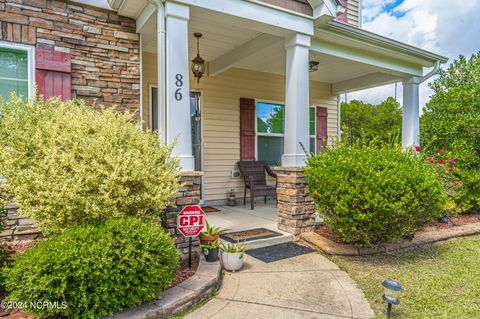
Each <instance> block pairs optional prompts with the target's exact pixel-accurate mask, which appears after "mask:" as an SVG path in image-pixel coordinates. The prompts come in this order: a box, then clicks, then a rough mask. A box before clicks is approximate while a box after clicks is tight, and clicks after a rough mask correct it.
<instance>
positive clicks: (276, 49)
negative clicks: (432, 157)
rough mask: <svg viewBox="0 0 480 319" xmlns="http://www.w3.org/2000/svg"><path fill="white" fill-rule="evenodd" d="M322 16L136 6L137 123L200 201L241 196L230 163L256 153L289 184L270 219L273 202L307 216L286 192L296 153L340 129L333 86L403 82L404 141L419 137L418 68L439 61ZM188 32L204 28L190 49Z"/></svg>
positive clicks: (301, 160)
mask: <svg viewBox="0 0 480 319" xmlns="http://www.w3.org/2000/svg"><path fill="white" fill-rule="evenodd" d="M240 3H242V5H240ZM246 6H251V7H252V8H250V9H249V10H247V11H245V10H246V9H245V8H246ZM253 7H254V8H253ZM252 12H256V13H257V14H251V13H252ZM332 19H333V18H329V19H316V20H315V19H313V18H311V17H306V16H303V15H300V14H296V13H293V12H289V11H285V10H280V9H277V8H274V7H273V6H267V5H263V4H261V3H258V2H253V1H230V0H229V1H225V4H224V6H222V7H218V6H216V5H215V4H214V3H213V2H211V1H202V2H199V1H188V0H184V1H175V2H170V1H166V2H165V4H159V6H158V7H157V6H155V5H153V4H148V5H147V6H146V7H145V8H144V9H143V11H141V14H140V15H139V18H138V19H137V31H138V32H139V33H140V34H141V43H142V120H143V122H144V128H151V129H157V130H159V131H160V137H161V142H162V143H168V144H170V143H175V146H174V149H173V153H174V155H176V156H178V157H179V158H180V160H181V165H182V170H183V171H184V172H189V171H202V172H203V177H202V185H201V190H200V200H201V202H202V203H205V204H209V205H225V203H226V198H227V197H228V195H229V194H230V193H231V192H232V191H233V192H234V193H235V194H236V195H237V197H241V196H243V191H244V181H243V177H242V176H240V173H239V170H238V167H237V162H238V161H240V160H265V161H267V162H268V163H269V164H270V165H271V166H272V167H273V166H278V167H279V172H278V173H279V174H280V175H282V176H283V177H282V178H284V179H285V180H288V181H293V182H292V183H293V184H291V185H290V184H289V183H290V182H288V183H287V184H288V185H287V186H286V188H285V187H281V189H282V190H281V191H280V193H279V194H278V197H279V198H280V199H281V200H280V201H281V203H280V205H279V209H278V212H276V216H275V218H276V219H277V221H278V220H279V219H281V218H283V217H285V216H283V217H279V216H281V215H282V213H279V212H280V211H281V210H283V211H284V215H285V214H290V213H288V212H293V214H297V215H301V214H300V213H299V212H303V213H304V215H305V220H308V222H307V223H306V224H308V225H311V220H312V210H313V204H312V203H311V201H310V199H309V196H308V194H307V193H305V194H295V195H298V196H300V197H301V196H303V197H302V198H303V200H302V199H300V198H296V199H295V200H300V201H301V202H302V203H303V204H299V203H289V201H290V199H291V198H293V197H295V196H293V197H292V195H293V193H294V191H292V189H293V188H294V187H304V186H302V185H305V182H304V178H303V177H302V170H301V167H302V166H303V165H304V164H305V160H306V151H307V152H308V151H312V152H319V151H321V150H322V148H323V146H325V144H326V143H331V142H332V141H334V140H335V139H336V138H338V137H340V127H339V122H340V114H339V98H338V95H339V94H342V93H345V92H351V91H356V90H360V89H364V88H369V87H375V86H379V85H384V84H388V83H393V82H398V81H402V82H403V84H404V85H403V87H404V92H403V96H404V98H403V101H404V103H403V104H404V105H403V109H404V112H403V128H402V143H403V145H404V146H412V145H418V143H419V84H420V83H421V81H422V80H424V79H425V77H424V76H423V68H424V67H434V68H436V67H438V66H439V64H440V63H441V62H442V61H444V60H445V59H444V58H443V57H440V56H437V55H435V54H432V53H429V52H426V51H423V50H420V49H417V48H414V47H411V46H408V45H405V44H402V43H399V42H395V41H392V40H390V39H387V38H384V37H380V36H378V35H375V34H372V33H370V32H367V31H364V30H361V29H359V28H356V27H352V26H348V25H346V24H343V23H341V22H337V21H333V20H332ZM194 33H201V34H202V37H201V38H200V39H199V48H198V47H197V38H195V37H194ZM197 54H198V55H200V56H201V57H202V58H203V59H204V60H205V61H206V63H205V66H206V67H205V73H204V74H203V76H202V77H201V78H195V77H194V76H193V74H192V72H191V70H190V68H191V62H190V61H192V60H193V59H194V58H195V57H196V56H197ZM427 76H428V75H427ZM159 84H160V85H159ZM302 178H303V179H302ZM270 182H271V183H272V185H273V184H274V183H275V181H273V180H271V181H270ZM283 186H285V185H283ZM285 212H287V213H285ZM272 213H273V212H271V211H268V212H267V211H265V210H262V209H259V208H256V209H255V212H254V213H253V214H256V215H262V214H264V215H265V216H267V215H268V216H272ZM303 213H302V214H303ZM212 216H213V215H212ZM225 216H226V215H225ZM232 216H233V215H232ZM268 218H270V217H268ZM268 218H267V219H265V220H264V221H265V222H266V220H269V221H270V222H272V221H271V220H270V219H268ZM252 220H253V219H252ZM255 220H256V222H257V223H259V224H261V223H262V219H261V217H259V219H258V220H257V219H255ZM293 220H294V221H293V222H292V223H291V224H292V225H298V224H301V223H300V222H298V220H297V219H293ZM295 220H297V221H295ZM232 223H235V222H234V221H232ZM292 227H293V228H296V227H297V226H292ZM309 227H310V226H309ZM230 228H231V227H230ZM283 229H284V230H285V231H288V232H292V229H290V228H285V227H284V228H283ZM294 233H295V231H294ZM295 235H297V234H295Z"/></svg>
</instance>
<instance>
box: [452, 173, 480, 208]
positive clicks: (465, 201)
mask: <svg viewBox="0 0 480 319" xmlns="http://www.w3.org/2000/svg"><path fill="white" fill-rule="evenodd" d="M458 176H459V180H460V181H461V185H462V186H461V187H460V188H459V190H458V191H457V192H456V194H455V198H454V200H455V202H456V204H457V207H458V208H459V210H460V212H461V213H477V214H480V170H478V171H476V170H462V169H460V170H459V171H458Z"/></svg>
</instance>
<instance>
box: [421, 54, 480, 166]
mask: <svg viewBox="0 0 480 319" xmlns="http://www.w3.org/2000/svg"><path fill="white" fill-rule="evenodd" d="M430 87H431V88H432V90H433V93H434V94H433V96H432V97H431V99H430V102H428V104H427V106H426V108H425V110H424V113H423V115H422V118H421V130H420V133H421V142H422V146H423V148H424V149H425V150H427V151H430V152H432V153H435V152H436V151H437V150H439V149H445V150H448V151H449V152H450V153H451V154H452V155H453V156H455V159H456V160H457V162H458V163H459V164H460V165H462V166H464V167H466V168H468V169H473V170H476V171H479V170H480V52H479V53H477V54H476V55H475V54H474V55H472V57H471V58H470V59H466V58H465V57H464V56H460V57H459V58H458V59H457V60H455V61H453V63H452V64H451V65H450V66H449V67H448V69H447V70H441V71H440V72H439V76H438V78H437V79H436V80H435V81H434V82H433V83H432V84H431V85H430Z"/></svg>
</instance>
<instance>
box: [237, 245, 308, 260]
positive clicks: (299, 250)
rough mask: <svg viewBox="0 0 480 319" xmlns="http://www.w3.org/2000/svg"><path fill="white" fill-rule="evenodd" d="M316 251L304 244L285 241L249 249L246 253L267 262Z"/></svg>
mask: <svg viewBox="0 0 480 319" xmlns="http://www.w3.org/2000/svg"><path fill="white" fill-rule="evenodd" d="M314 251H315V250H313V249H311V248H310V247H306V246H302V245H299V244H295V243H283V244H278V245H273V246H267V247H262V248H257V249H252V250H247V251H246V253H247V254H248V255H250V256H252V257H253V258H256V259H258V260H261V261H263V262H265V263H271V262H274V261H278V260H282V259H287V258H292V257H296V256H300V255H305V254H309V253H313V252H314Z"/></svg>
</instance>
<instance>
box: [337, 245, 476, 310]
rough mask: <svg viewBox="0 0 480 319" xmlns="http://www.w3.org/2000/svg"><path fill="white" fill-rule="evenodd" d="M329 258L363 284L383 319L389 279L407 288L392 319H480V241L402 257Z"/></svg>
mask: <svg viewBox="0 0 480 319" xmlns="http://www.w3.org/2000/svg"><path fill="white" fill-rule="evenodd" d="M328 258H330V259H331V260H332V261H333V262H335V263H336V264H337V265H338V266H339V267H340V268H341V269H343V270H345V271H346V272H347V273H348V274H349V275H350V276H351V277H352V278H353V279H354V280H355V281H356V282H357V285H358V287H359V288H360V289H362V290H363V292H364V293H365V296H366V298H367V299H368V301H369V302H370V304H371V306H372V308H373V310H374V311H375V313H376V314H377V317H378V318H385V313H386V304H385V303H384V302H383V300H382V294H383V287H382V286H381V282H382V281H383V280H384V279H394V280H397V281H399V282H400V283H401V284H402V286H403V287H404V289H405V291H404V292H403V294H402V296H401V305H399V306H395V307H394V309H393V315H392V318H405V319H407V318H408V319H417V318H435V319H441V318H445V319H452V318H456V319H458V318H466V319H472V318H480V236H476V237H469V238H463V239H455V240H450V241H447V242H443V243H440V244H437V245H435V246H430V247H428V248H424V249H421V250H418V251H415V252H409V253H404V254H399V255H397V256H387V255H376V256H364V257H332V256H328Z"/></svg>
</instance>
